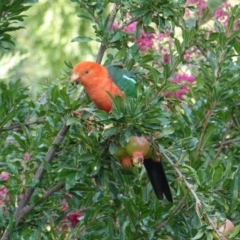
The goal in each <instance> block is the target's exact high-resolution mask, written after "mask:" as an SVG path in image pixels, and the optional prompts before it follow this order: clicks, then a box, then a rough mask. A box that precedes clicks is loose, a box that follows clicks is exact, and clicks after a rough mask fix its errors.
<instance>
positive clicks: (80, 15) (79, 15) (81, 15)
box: [77, 14, 92, 21]
mask: <svg viewBox="0 0 240 240" xmlns="http://www.w3.org/2000/svg"><path fill="white" fill-rule="evenodd" d="M77 16H78V17H79V18H85V19H88V20H90V21H92V18H90V17H89V16H86V15H83V14H78V15H77Z"/></svg>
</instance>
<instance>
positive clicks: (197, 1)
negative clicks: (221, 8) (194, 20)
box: [186, 0, 207, 13]
mask: <svg viewBox="0 0 240 240" xmlns="http://www.w3.org/2000/svg"><path fill="white" fill-rule="evenodd" d="M186 5H195V6H196V7H197V9H198V10H199V13H203V12H204V11H205V9H206V8H207V3H206V1H205V0H187V2H186Z"/></svg>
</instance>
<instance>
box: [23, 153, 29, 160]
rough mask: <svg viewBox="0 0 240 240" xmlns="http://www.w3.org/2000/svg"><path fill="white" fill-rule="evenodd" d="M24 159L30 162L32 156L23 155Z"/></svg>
mask: <svg viewBox="0 0 240 240" xmlns="http://www.w3.org/2000/svg"><path fill="white" fill-rule="evenodd" d="M23 159H24V160H25V161H28V160H29V159H30V154H28V153H25V154H24V155H23Z"/></svg>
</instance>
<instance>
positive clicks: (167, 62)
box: [163, 53, 171, 64]
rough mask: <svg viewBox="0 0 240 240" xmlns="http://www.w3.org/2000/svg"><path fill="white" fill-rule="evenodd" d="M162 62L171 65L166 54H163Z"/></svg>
mask: <svg viewBox="0 0 240 240" xmlns="http://www.w3.org/2000/svg"><path fill="white" fill-rule="evenodd" d="M163 62H164V63H165V64H170V63H171V58H170V57H169V54H168V53H165V54H164V55H163Z"/></svg>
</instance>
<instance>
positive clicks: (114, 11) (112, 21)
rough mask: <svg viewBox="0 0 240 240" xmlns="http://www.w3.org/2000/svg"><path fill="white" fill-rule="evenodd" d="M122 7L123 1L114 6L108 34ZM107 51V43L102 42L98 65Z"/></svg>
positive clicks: (97, 60)
mask: <svg viewBox="0 0 240 240" xmlns="http://www.w3.org/2000/svg"><path fill="white" fill-rule="evenodd" d="M120 6H121V1H118V2H117V3H115V4H113V7H112V13H111V14H110V17H109V20H108V24H107V28H106V32H109V31H110V30H111V29H112V26H113V23H114V20H115V18H116V15H117V12H118V10H119V8H120ZM106 50H107V46H106V44H105V43H103V42H102V43H101V46H100V48H99V50H98V55H97V59H96V62H97V63H99V64H100V63H101V61H102V59H103V55H104V53H105V51H106Z"/></svg>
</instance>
